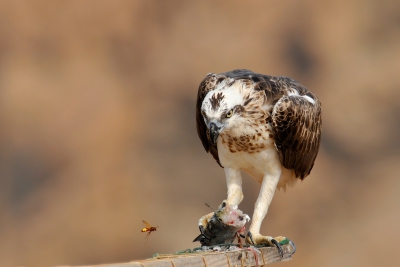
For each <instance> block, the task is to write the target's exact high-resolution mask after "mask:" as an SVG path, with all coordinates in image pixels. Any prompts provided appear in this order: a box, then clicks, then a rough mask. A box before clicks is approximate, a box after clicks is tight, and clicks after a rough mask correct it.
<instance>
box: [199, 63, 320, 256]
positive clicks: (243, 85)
mask: <svg viewBox="0 0 400 267" xmlns="http://www.w3.org/2000/svg"><path fill="white" fill-rule="evenodd" d="M196 122H197V133H198V135H199V137H200V140H201V142H202V143H203V146H204V148H205V150H206V151H207V152H209V153H211V155H212V156H213V157H214V159H215V160H216V161H217V163H218V164H219V165H220V166H221V167H223V168H224V170H225V175H226V182H227V189H228V190H227V191H228V193H227V199H226V200H224V201H223V203H226V204H228V205H233V206H238V205H239V203H240V202H241V201H242V200H243V193H242V176H241V171H244V172H246V173H248V174H249V175H250V176H251V177H253V178H254V179H256V180H257V181H259V182H260V183H261V190H260V193H259V196H258V198H257V201H256V203H255V208H254V213H253V218H252V223H251V225H250V228H249V235H248V237H247V239H246V241H247V242H248V243H250V241H251V242H253V243H254V245H261V244H268V245H276V246H278V248H279V242H280V241H282V240H283V239H285V238H284V237H276V238H272V237H270V236H263V235H261V234H260V228H261V223H262V221H263V219H264V217H265V215H266V214H267V211H268V207H269V205H270V203H271V200H272V197H273V195H274V192H275V189H276V188H278V189H280V188H283V189H284V190H286V186H287V185H293V184H294V182H295V181H296V180H297V179H301V180H303V179H304V178H305V177H306V176H307V175H309V174H310V171H311V169H312V167H313V165H314V161H315V158H316V156H317V154H318V149H319V145H320V141H321V127H322V121H321V103H320V101H319V99H318V97H317V96H316V95H315V94H314V93H312V92H311V91H310V90H308V89H307V88H306V87H304V86H303V85H301V84H300V83H298V82H296V81H295V80H293V79H290V78H287V77H274V76H268V75H263V74H257V73H254V72H252V71H250V70H246V69H238V70H233V71H229V72H225V73H221V74H214V73H209V74H207V76H206V77H205V78H204V80H203V81H202V82H201V83H200V86H199V90H198V95H197V105H196Z"/></svg>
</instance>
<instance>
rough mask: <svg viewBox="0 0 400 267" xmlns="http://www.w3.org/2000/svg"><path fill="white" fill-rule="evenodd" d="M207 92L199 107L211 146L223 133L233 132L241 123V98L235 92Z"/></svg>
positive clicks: (227, 90) (228, 90)
mask: <svg viewBox="0 0 400 267" xmlns="http://www.w3.org/2000/svg"><path fill="white" fill-rule="evenodd" d="M230 89H231V88H229V89H225V90H214V91H211V92H209V93H208V94H207V95H206V97H205V98H204V101H203V103H202V106H201V115H202V116H203V118H204V122H205V124H206V126H207V129H208V130H207V135H208V137H209V139H210V141H211V143H212V144H213V145H216V143H217V139H218V136H219V135H220V134H221V133H222V132H223V131H230V130H234V129H235V128H236V127H237V126H238V125H240V124H241V123H242V120H243V118H242V117H241V116H240V115H241V113H242V112H243V110H244V107H243V96H242V95H241V94H240V92H239V91H236V90H233V89H232V90H230Z"/></svg>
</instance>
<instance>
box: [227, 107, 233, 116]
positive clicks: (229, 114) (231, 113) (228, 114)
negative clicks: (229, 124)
mask: <svg viewBox="0 0 400 267" xmlns="http://www.w3.org/2000/svg"><path fill="white" fill-rule="evenodd" d="M232 115H233V109H231V110H229V112H228V113H227V114H226V117H227V118H230V117H232Z"/></svg>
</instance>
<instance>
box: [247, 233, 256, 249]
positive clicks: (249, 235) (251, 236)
mask: <svg viewBox="0 0 400 267" xmlns="http://www.w3.org/2000/svg"><path fill="white" fill-rule="evenodd" d="M247 236H248V237H249V238H250V241H251V243H252V244H253V246H255V245H256V243H254V239H253V234H252V233H251V232H250V231H248V232H247Z"/></svg>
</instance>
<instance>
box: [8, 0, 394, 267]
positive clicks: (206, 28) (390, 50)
mask: <svg viewBox="0 0 400 267" xmlns="http://www.w3.org/2000/svg"><path fill="white" fill-rule="evenodd" d="M399 14H400V6H399V3H398V1H383V2H382V1H381V2H379V3H375V1H353V2H351V3H349V2H344V1H335V2H332V3H323V4H322V3H320V2H318V1H306V2H304V1H303V2H301V3H295V2H287V3H284V4H282V3H280V2H268V3H267V2H265V3H258V2H254V3H247V2H246V3H244V2H239V1H238V2H231V3H230V4H229V5H228V4H227V3H225V2H219V3H214V2H185V1H176V2H174V1H173V2H171V1H169V2H168V4H167V3H161V2H158V1H134V2H132V1H118V2H112V3H111V2H98V1H85V2H82V1H72V2H71V1H68V2H53V1H48V0H43V1H36V2H27V1H26V2H20V1H19V2H18V3H17V2H12V1H6V2H3V3H1V4H0V222H1V223H0V236H1V241H0V265H1V266H15V265H29V266H49V265H63V264H69V265H73V264H75V265H77V264H79V265H83V264H96V263H110V262H121V261H129V260H133V259H142V258H146V257H150V256H151V255H152V254H154V253H156V252H159V253H168V252H175V251H177V250H181V249H185V248H188V247H193V246H194V245H193V244H192V243H191V241H192V238H193V236H195V235H196V234H198V229H197V220H198V218H199V217H200V216H202V215H203V214H205V213H207V212H208V211H207V210H206V209H205V208H204V205H203V203H204V202H208V203H210V204H212V205H218V204H219V203H220V202H221V200H222V199H224V198H225V194H226V188H225V186H226V185H225V179H224V174H223V170H222V169H221V168H219V167H218V165H217V164H216V163H215V162H214V160H213V159H212V157H211V156H210V155H207V154H206V153H205V151H204V150H203V148H202V146H201V143H200V140H198V137H197V134H196V130H195V122H194V121H195V119H194V108H195V98H196V92H197V87H198V84H199V83H200V81H201V79H202V78H203V77H204V76H205V74H207V73H208V72H216V73H219V72H223V71H228V70H232V69H236V68H248V69H251V70H253V71H256V72H260V73H265V74H271V75H284V76H289V77H292V78H294V79H296V80H298V81H299V82H301V83H302V84H304V85H306V86H307V87H309V88H310V89H312V91H313V92H315V93H316V94H317V95H318V96H319V97H320V99H321V101H322V104H323V141H322V146H321V151H320V154H319V156H318V158H317V161H316V165H315V167H314V169H313V171H312V173H311V176H310V177H308V178H307V179H305V181H304V182H302V183H298V184H297V185H296V186H295V187H294V188H292V189H289V190H287V192H286V193H281V192H280V193H277V194H276V196H275V197H274V201H273V202H272V206H271V208H270V210H269V213H268V215H267V218H266V220H265V221H264V225H263V229H262V233H264V234H268V235H271V236H277V235H284V236H287V237H289V238H290V239H291V240H293V241H294V242H295V243H296V245H297V246H298V248H299V250H298V253H297V254H296V255H295V257H294V260H295V261H296V263H297V264H298V265H299V266H301V265H307V266H337V265H346V266H348V265H352V266H384V265H389V264H391V263H394V262H398V259H397V255H398V253H395V252H397V248H396V246H393V245H394V244H396V243H395V241H397V240H398V239H399V238H400V234H399V233H398V231H395V230H394V229H396V227H397V225H398V224H399V220H400V215H399V213H398V212H397V209H398V204H397V203H399V201H400V197H399V196H400V192H399V191H400V186H399V183H400V182H399V179H397V178H398V173H399V171H400V169H399V167H398V162H399V159H400V153H399V151H400V142H399V138H398V136H399V130H400V123H399V119H398V114H399V111H400V102H399V99H400V93H399V92H400V91H399V90H398V88H399V86H400V79H399V75H398V70H399V69H400V52H399V49H398V47H399V46H400V38H399V36H400V35H399V31H400V27H399ZM210 18H211V19H210ZM243 182H244V185H245V189H244V190H245V192H244V195H245V199H244V202H243V203H242V205H241V207H240V208H241V209H242V210H243V211H244V212H245V213H250V214H251V213H252V209H253V203H254V201H255V199H256V198H257V194H258V191H259V185H258V184H257V183H256V182H255V181H253V180H251V179H250V178H248V179H244V181H243ZM143 219H144V220H146V221H149V222H151V223H152V224H153V225H158V226H159V228H158V229H157V232H155V233H153V234H152V236H151V239H149V241H148V242H147V243H145V240H144V238H143V235H141V233H140V229H141V228H142V225H141V221H142V220H143ZM321 237H323V240H321ZM383 237H384V238H383ZM355 241H357V245H356V246H353V244H354V242H355ZM321 242H323V244H324V245H323V246H321V245H318V244H320V243H321ZM371 244H374V246H371ZM391 244H392V246H391ZM383 253H384V255H386V256H385V257H384V258H381V257H379V256H377V255H380V254H383ZM332 255H340V257H339V256H338V257H336V256H335V257H334V256H332ZM285 264H290V263H282V264H281V265H282V266H285Z"/></svg>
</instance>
